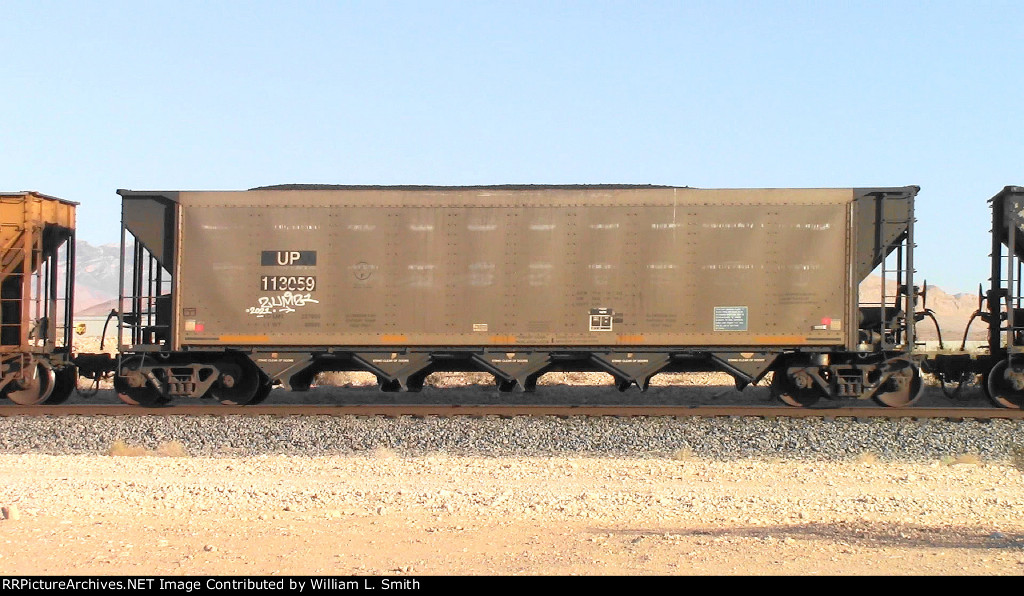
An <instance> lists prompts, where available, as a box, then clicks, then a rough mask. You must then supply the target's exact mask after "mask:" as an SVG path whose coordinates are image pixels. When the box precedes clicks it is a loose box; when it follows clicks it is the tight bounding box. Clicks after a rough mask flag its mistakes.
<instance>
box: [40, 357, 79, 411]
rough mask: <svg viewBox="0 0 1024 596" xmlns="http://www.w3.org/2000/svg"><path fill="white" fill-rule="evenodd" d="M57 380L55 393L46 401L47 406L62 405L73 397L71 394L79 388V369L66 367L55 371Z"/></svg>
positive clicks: (55, 381)
mask: <svg viewBox="0 0 1024 596" xmlns="http://www.w3.org/2000/svg"><path fill="white" fill-rule="evenodd" d="M54 375H55V380H54V383H53V392H52V393H50V397H48V398H47V399H46V402H45V403H47V404H62V403H64V402H66V401H67V400H68V398H69V397H71V392H72V391H74V390H75V389H76V388H77V387H78V369H77V368H76V367H74V366H65V367H64V368H62V369H60V370H58V371H54Z"/></svg>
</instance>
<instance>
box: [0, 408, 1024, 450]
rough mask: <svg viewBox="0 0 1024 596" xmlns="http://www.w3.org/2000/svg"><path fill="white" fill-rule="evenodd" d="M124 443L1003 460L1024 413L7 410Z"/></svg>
mask: <svg viewBox="0 0 1024 596" xmlns="http://www.w3.org/2000/svg"><path fill="white" fill-rule="evenodd" d="M117 441H121V442H123V443H126V444H129V445H135V446H138V447H143V448H147V449H151V450H154V449H156V448H158V447H159V446H160V445H161V444H167V443H179V444H180V445H181V446H182V447H183V448H184V450H185V452H187V453H188V454H190V455H196V456H220V455H229V456H237V455H250V456H251V455H261V454H290V455H308V456H322V455H347V454H358V453H366V452H369V451H373V450H376V449H390V450H393V451H395V452H396V453H399V454H403V455H425V454H430V453H448V454H452V455H469V456H502V457H504V456H518V455H527V456H538V455H588V456H633V457H645V456H653V457H666V456H671V455H673V454H676V453H679V452H688V453H691V454H693V455H696V456H699V457H710V458H722V459H736V458H748V457H781V458H787V459H820V460H830V461H836V460H844V459H849V458H851V457H856V456H860V455H862V454H866V453H871V454H874V455H875V456H877V457H879V458H882V459H887V460H899V461H931V460H936V459H940V458H942V457H946V456H951V457H953V456H958V455H966V454H974V455H977V456H980V457H982V458H984V459H986V460H1006V459H1008V458H1010V457H1012V456H1013V455H1014V454H1015V452H1016V450H1018V449H1020V448H1024V422H1022V421H1009V420H992V421H977V420H965V421H950V420H927V419H924V420H915V419H910V418H897V419H882V418H867V419H853V418H839V419H823V418H794V419H762V418H753V417H728V418H661V417H634V418H609V417H601V418H596V417H572V418H557V417H513V418H502V417H492V416H486V417H480V418H474V417H455V418H437V417H427V418H414V417H407V416H406V417H399V418H383V417H379V418H378V417H337V416H292V417H279V416H252V417H248V416H227V417H213V416H142V417H127V416H94V417H78V416H71V417H24V416H11V417H0V451H2V452H6V453H45V454H102V453H106V452H107V451H108V450H109V449H110V447H111V445H113V444H114V443H115V442H117Z"/></svg>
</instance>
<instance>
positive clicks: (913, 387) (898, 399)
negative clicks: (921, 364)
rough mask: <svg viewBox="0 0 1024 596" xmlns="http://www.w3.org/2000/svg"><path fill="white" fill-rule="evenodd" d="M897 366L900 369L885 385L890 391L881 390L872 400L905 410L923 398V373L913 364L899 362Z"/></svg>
mask: <svg viewBox="0 0 1024 596" xmlns="http://www.w3.org/2000/svg"><path fill="white" fill-rule="evenodd" d="M897 366H900V368H899V369H898V370H897V371H896V372H894V373H893V374H892V376H890V377H889V380H888V381H886V383H885V385H887V386H889V389H890V390H889V391H882V390H879V391H878V392H877V393H875V394H874V395H873V396H871V399H873V400H875V402H877V403H879V404H881V405H883V406H888V407H890V408H905V407H907V406H910V405H913V403H914V402H916V401H917V400H918V398H919V397H921V390H922V389H924V383H922V382H921V371H920V370H918V368H917V367H916V366H914V365H913V364H912V363H911V362H909V361H899V362H898V364H897ZM883 388H885V387H883Z"/></svg>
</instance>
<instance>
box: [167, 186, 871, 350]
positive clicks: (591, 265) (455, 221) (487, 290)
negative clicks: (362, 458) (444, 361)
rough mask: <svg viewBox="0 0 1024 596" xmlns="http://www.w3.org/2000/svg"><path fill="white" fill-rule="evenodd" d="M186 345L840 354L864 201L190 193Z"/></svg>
mask: <svg viewBox="0 0 1024 596" xmlns="http://www.w3.org/2000/svg"><path fill="white" fill-rule="evenodd" d="M178 200H179V209H180V225H181V242H180V250H179V254H178V275H177V280H176V286H177V291H178V299H177V306H176V308H177V310H176V313H175V319H174V321H175V326H176V331H177V334H176V337H178V338H180V344H181V345H182V346H210V345H217V346H221V345H253V346H259V345H267V346H289V345H292V346H388V345H395V346H454V347H458V346H480V345H484V346H487V345H493V346H631V345H645V346H734V347H742V346H773V345H775V346H824V347H828V346H844V345H847V344H848V343H849V341H850V334H851V333H856V325H855V324H854V325H851V324H850V321H849V320H848V319H849V317H850V312H851V311H852V308H851V304H855V301H856V296H855V295H851V289H850V287H849V286H850V284H849V283H848V280H849V279H850V278H851V276H852V274H851V271H852V268H853V256H852V255H851V250H852V249H851V244H852V243H851V240H850V239H851V234H853V226H854V225H855V222H854V221H852V219H853V217H852V215H851V214H852V212H853V210H852V209H851V208H850V205H851V203H852V202H853V200H854V195H853V191H851V190H849V189H801V190H783V189H778V190H697V189H685V188H653V189H628V188H627V189H617V190H607V189H601V190H594V189H586V188H581V189H539V190H530V191H523V190H516V191H513V190H500V189H459V190H452V189H447V190H395V189H383V190H336V191H273V190H267V191H245V192H234V193H230V192H196V193H180V197H179V199H178Z"/></svg>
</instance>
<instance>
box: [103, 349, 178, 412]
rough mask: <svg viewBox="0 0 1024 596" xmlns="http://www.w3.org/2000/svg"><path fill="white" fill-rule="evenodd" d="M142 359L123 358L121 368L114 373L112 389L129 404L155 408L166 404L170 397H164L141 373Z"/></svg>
mask: <svg viewBox="0 0 1024 596" xmlns="http://www.w3.org/2000/svg"><path fill="white" fill-rule="evenodd" d="M142 363H143V359H142V358H139V357H132V358H127V359H125V361H124V363H123V364H122V365H121V370H119V371H117V373H116V374H115V375H114V390H115V391H117V397H118V398H119V399H120V400H121V401H123V402H124V403H126V404H128V405H130V406H142V407H145V408H155V407H159V406H163V405H166V404H167V403H168V402H169V401H171V400H170V398H168V397H165V396H164V395H163V394H162V393H160V391H159V390H158V389H157V388H156V387H153V386H152V385H151V384H150V383H149V382H148V381H147V380H146V377H145V376H144V375H143V374H142V372H141V370H140V369H141V368H142Z"/></svg>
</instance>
